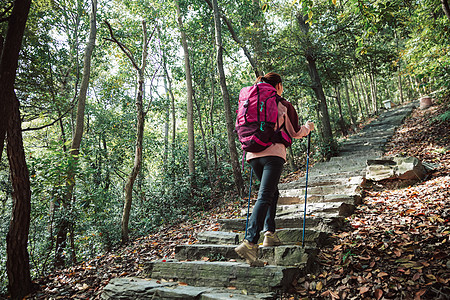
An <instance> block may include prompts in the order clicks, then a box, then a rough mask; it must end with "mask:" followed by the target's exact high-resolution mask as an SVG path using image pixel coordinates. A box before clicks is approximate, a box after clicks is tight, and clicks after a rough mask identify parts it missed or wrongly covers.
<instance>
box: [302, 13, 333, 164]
mask: <svg viewBox="0 0 450 300" xmlns="http://www.w3.org/2000/svg"><path fill="white" fill-rule="evenodd" d="M296 17H297V23H298V26H299V27H300V30H301V31H302V33H303V34H304V36H305V41H303V42H304V43H303V44H304V47H305V53H304V55H305V58H306V61H307V62H308V71H309V77H310V78H311V88H312V89H313V91H314V93H315V95H316V97H317V100H318V101H319V107H318V108H319V114H320V118H319V120H320V123H321V125H322V128H321V130H320V131H321V133H322V139H323V142H324V145H325V148H326V150H325V153H324V156H325V157H326V158H329V157H330V156H331V155H332V154H333V153H335V152H336V151H337V144H336V143H335V142H334V140H333V132H332V130H331V124H330V116H329V114H328V105H327V100H326V98H325V93H324V92H323V87H322V82H321V80H320V76H319V72H318V71H317V66H316V59H315V55H314V53H313V50H312V49H313V46H312V44H311V42H310V40H309V38H308V35H309V25H308V24H306V23H305V19H304V16H303V15H302V14H300V13H299V14H297V15H296Z"/></svg>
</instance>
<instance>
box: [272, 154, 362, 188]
mask: <svg viewBox="0 0 450 300" xmlns="http://www.w3.org/2000/svg"><path fill="white" fill-rule="evenodd" d="M333 158H335V157H332V159H333ZM338 159H343V158H342V157H339V158H338ZM364 181H365V179H364V177H363V176H354V177H329V176H318V177H311V178H308V188H309V187H315V186H327V185H362V184H363V183H364ZM304 187H305V178H304V177H303V178H300V179H298V180H295V181H291V182H286V183H280V184H278V189H279V190H289V189H300V188H304Z"/></svg>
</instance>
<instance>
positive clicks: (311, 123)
mask: <svg viewBox="0 0 450 300" xmlns="http://www.w3.org/2000/svg"><path fill="white" fill-rule="evenodd" d="M305 127H308V129H309V131H313V130H314V123H313V122H310V121H307V122H306V124H305Z"/></svg>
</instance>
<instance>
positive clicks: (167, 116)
mask: <svg viewBox="0 0 450 300" xmlns="http://www.w3.org/2000/svg"><path fill="white" fill-rule="evenodd" d="M164 94H165V96H166V101H167V105H166V111H165V116H164V156H163V165H164V170H165V171H166V170H167V164H168V158H169V122H170V105H168V104H169V103H170V98H169V91H168V88H167V77H166V76H164Z"/></svg>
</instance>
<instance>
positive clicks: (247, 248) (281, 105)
mask: <svg viewBox="0 0 450 300" xmlns="http://www.w3.org/2000/svg"><path fill="white" fill-rule="evenodd" d="M258 83H268V84H270V85H272V86H273V87H274V88H275V89H276V93H277V94H278V95H279V96H280V97H279V102H278V122H277V125H278V127H277V128H275V129H279V128H281V130H282V131H284V132H286V133H287V134H288V135H289V136H290V137H292V138H296V139H299V138H302V137H305V136H307V135H308V134H309V133H310V132H311V131H312V130H313V129H314V123H312V122H309V121H308V122H306V124H305V125H303V126H300V125H299V124H298V122H299V120H298V115H297V112H296V111H295V109H294V107H293V106H292V104H291V103H289V102H288V101H287V100H286V99H284V98H282V97H281V95H282V93H283V84H282V80H281V76H280V75H279V74H277V73H273V72H271V73H267V74H266V75H264V76H259V77H258V78H257V80H256V82H255V84H258ZM246 160H247V162H248V163H249V164H250V165H251V167H252V169H253V172H254V173H255V174H256V177H257V178H258V179H259V180H260V187H259V191H258V198H257V200H256V204H255V206H254V208H253V212H252V214H251V216H250V219H249V222H248V229H247V235H246V237H245V239H244V241H243V242H242V244H240V245H239V246H238V247H236V248H235V251H236V253H237V254H238V255H239V256H240V257H242V258H243V259H245V260H246V261H247V263H249V264H250V265H251V266H263V264H262V262H261V261H258V260H257V258H258V240H259V237H260V232H261V231H265V233H264V242H263V247H268V246H278V245H281V241H280V239H279V238H278V236H277V234H276V232H275V228H276V227H275V214H276V208H277V202H278V196H279V192H278V182H279V180H280V176H281V171H282V170H283V165H284V163H285V162H286V146H285V145H284V144H283V143H274V144H272V145H270V146H269V147H268V148H266V149H265V150H263V151H261V152H247V155H246Z"/></svg>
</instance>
